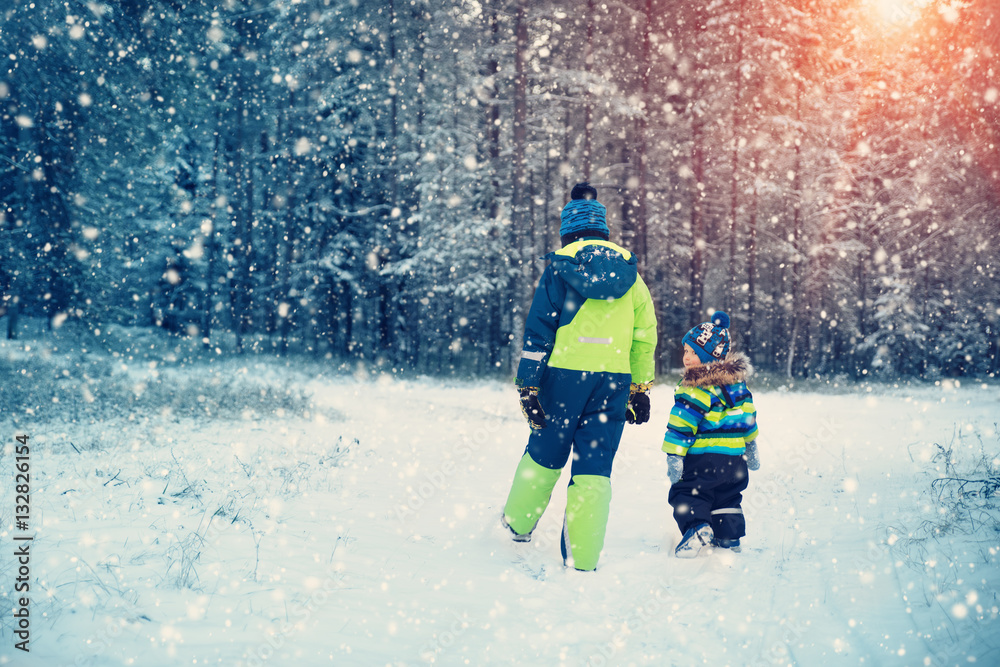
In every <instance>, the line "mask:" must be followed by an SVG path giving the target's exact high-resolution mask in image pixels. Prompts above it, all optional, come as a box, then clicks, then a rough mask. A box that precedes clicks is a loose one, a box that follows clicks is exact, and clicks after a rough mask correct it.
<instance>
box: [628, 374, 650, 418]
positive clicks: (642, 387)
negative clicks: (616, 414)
mask: <svg viewBox="0 0 1000 667" xmlns="http://www.w3.org/2000/svg"><path fill="white" fill-rule="evenodd" d="M648 389H649V385H648V384H634V383H633V384H632V387H631V390H630V392H629V395H628V409H627V410H625V420H626V421H628V423H629V424H645V423H646V422H648V421H649V394H647V393H646V391H647V390H648Z"/></svg>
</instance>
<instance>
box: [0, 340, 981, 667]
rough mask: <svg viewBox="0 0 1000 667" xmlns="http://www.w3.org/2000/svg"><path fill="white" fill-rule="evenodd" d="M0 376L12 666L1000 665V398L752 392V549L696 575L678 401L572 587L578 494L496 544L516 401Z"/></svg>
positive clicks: (360, 382)
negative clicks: (675, 502) (684, 507)
mask: <svg viewBox="0 0 1000 667" xmlns="http://www.w3.org/2000/svg"><path fill="white" fill-rule="evenodd" d="M0 352H2V356H0V367H2V368H3V369H5V371H4V372H5V375H4V378H3V382H4V384H6V385H7V389H8V391H7V393H6V394H0V396H5V397H6V399H7V400H8V404H7V405H5V406H4V407H5V408H6V409H7V410H8V411H13V412H7V413H5V414H2V415H0V420H2V421H0V424H2V426H3V428H2V430H0V435H2V438H3V440H2V442H3V447H4V455H3V463H2V479H3V482H2V486H0V488H3V489H4V493H3V497H2V506H0V519H2V528H0V537H2V552H3V556H2V558H0V596H2V597H3V605H4V608H5V613H4V614H3V618H2V621H0V623H2V633H0V637H2V639H0V642H2V643H0V664H7V665H26V666H31V665H44V666H46V667H55V666H63V665H66V666H68V665H113V666H118V665H141V666H144V667H145V666H158V665H244V666H251V665H307V666H308V665H326V664H336V665H417V664H426V663H433V664H440V665H463V664H468V665H485V664H524V665H965V664H969V663H978V664H981V665H997V664H1000V613H998V605H1000V600H998V597H997V592H998V589H1000V531H998V526H1000V520H998V516H1000V512H998V509H997V507H998V504H1000V499H998V497H997V496H996V489H995V487H993V488H990V487H988V486H987V485H986V484H982V483H980V484H978V485H977V484H976V483H970V484H965V485H964V487H962V488H961V489H960V488H959V487H960V486H961V482H960V481H949V479H956V480H960V479H969V480H987V481H988V480H990V479H993V480H995V479H996V478H997V477H998V475H1000V447H998V434H997V427H996V424H995V421H996V420H997V417H998V414H1000V395H998V392H997V387H996V386H995V385H991V386H989V387H986V386H985V385H981V384H978V383H963V384H962V385H961V386H958V385H956V384H955V383H947V382H946V383H943V384H941V385H938V386H934V385H923V386H919V387H917V388H913V387H908V388H906V387H902V388H871V387H867V386H865V387H861V388H848V389H845V388H843V387H840V388H838V389H835V390H831V391H829V392H823V393H810V392H801V391H798V390H796V391H782V390H771V391H763V390H759V391H757V392H756V394H755V397H756V403H757V405H758V410H759V422H760V426H761V439H760V443H761V457H762V468H761V470H760V471H758V472H756V473H752V477H751V483H750V488H749V490H748V491H747V494H746V500H745V503H744V507H745V511H746V514H747V524H748V526H747V529H748V536H747V538H745V540H744V551H743V553H741V554H732V553H719V552H716V553H714V554H712V555H710V556H709V557H705V558H699V559H696V560H692V561H684V560H679V559H676V558H674V557H673V546H674V545H675V544H676V542H677V539H678V538H679V534H678V531H677V529H676V526H675V525H674V523H673V521H672V519H671V516H670V508H669V506H668V505H667V491H668V483H667V481H666V462H665V460H664V456H663V455H662V454H661V453H660V451H659V450H660V442H661V438H662V434H663V429H664V426H665V424H666V419H667V414H668V412H669V409H670V406H671V391H672V387H670V386H667V384H666V383H661V384H659V385H658V386H656V387H654V389H653V392H652V406H653V410H652V419H651V421H650V423H649V424H646V425H643V426H640V427H636V426H628V427H626V431H625V436H624V439H623V441H622V444H621V448H620V450H619V455H618V459H617V461H616V466H615V473H614V476H613V478H612V483H613V487H614V499H613V500H612V506H611V519H610V523H609V529H608V535H607V540H606V546H605V552H604V554H603V557H602V560H601V564H600V566H599V569H598V571H597V572H596V573H580V572H575V571H566V570H565V569H564V568H563V567H562V562H561V558H560V556H559V544H558V536H559V531H560V528H561V522H562V512H563V509H564V505H565V485H566V482H567V481H568V479H567V478H566V475H565V474H564V478H563V480H562V481H561V482H560V484H559V485H558V486H557V487H556V493H555V494H554V496H553V501H552V504H551V505H550V507H549V510H548V512H547V513H546V514H545V516H544V517H543V519H542V521H541V523H540V525H539V528H538V529H537V530H536V532H535V539H534V541H533V542H532V543H531V544H529V545H517V546H515V545H514V544H513V543H511V542H510V541H509V540H507V539H506V537H505V536H504V534H503V533H502V532H501V531H500V530H498V528H497V520H498V516H499V513H500V510H501V507H502V505H503V502H504V500H505V498H506V493H507V490H508V484H509V482H510V476H511V474H512V473H513V470H514V467H515V465H516V463H517V460H518V458H519V456H520V454H521V452H522V450H523V446H524V442H525V438H526V437H527V434H528V428H527V425H526V424H525V422H524V420H523V419H522V417H521V415H520V411H519V409H518V404H517V400H516V395H515V392H514V391H513V389H512V388H511V387H510V386H509V385H507V384H503V383H500V382H457V381H440V380H432V379H409V380H399V379H393V378H391V377H372V376H370V375H367V374H365V375H363V376H361V375H351V374H345V373H340V374H337V373H333V372H327V373H321V372H320V370H319V369H321V368H322V366H320V365H318V364H315V363H314V364H312V365H305V364H303V365H300V366H296V367H292V368H291V369H289V368H284V367H283V366H282V365H281V364H279V363H278V362H272V363H264V362H260V361H257V360H254V359H247V360H244V361H240V360H227V361H217V362H215V363H209V362H208V361H207V360H206V361H201V362H197V363H193V364H184V365H181V364H176V363H174V364H171V363H170V360H169V358H168V359H167V361H166V362H165V363H157V362H151V361H147V360H143V359H140V358H138V357H135V356H134V355H132V358H131V359H125V358H120V359H115V358H106V357H100V356H99V355H90V356H88V355H83V356H82V361H81V357H80V356H79V355H76V354H74V355H65V356H61V353H59V352H58V351H51V350H47V349H44V346H43V349H42V350H41V351H40V350H39V349H38V348H37V347H36V348H35V349H30V350H25V345H24V344H23V343H19V344H12V343H6V344H5V346H4V347H2V348H0ZM22 367H23V369H27V370H26V371H25V372H23V373H22V372H21V370H19V368H22ZM23 369H22V370H23ZM303 369H310V370H303ZM63 371H66V372H63ZM11 382H21V383H24V384H22V385H21V387H20V390H19V391H20V392H21V393H17V391H14V392H13V393H12V392H11V391H10V387H11V385H10V383H11ZM29 384H30V385H32V386H34V387H37V388H38V392H41V393H37V392H36V393H34V394H33V393H31V390H29V388H28V385H29ZM50 388H51V389H50ZM753 388H754V385H753V382H752V381H751V389H753ZM50 391H51V392H53V396H49V395H48V393H47V392H50ZM53 398H55V399H58V402H57V403H54V402H53ZM11 400H17V401H18V402H19V403H20V404H13V405H12V404H10V403H9V402H10V401H11ZM115 405H117V406H118V408H114V406H115ZM53 406H55V407H53ZM25 410H27V411H28V412H25ZM22 433H24V434H27V435H28V436H29V438H30V440H29V442H30V445H31V528H30V531H29V532H30V533H31V534H34V536H35V538H34V541H33V542H32V543H31V561H30V568H31V579H30V583H31V587H30V610H31V625H30V632H31V634H30V648H31V652H30V654H25V653H23V652H22V651H19V650H16V649H14V643H15V641H17V639H16V638H15V637H14V636H13V629H14V628H13V624H12V620H13V619H12V614H11V613H10V612H8V611H6V610H10V609H14V608H15V606H16V598H15V595H14V580H15V575H16V571H17V564H16V563H15V561H14V559H12V558H11V553H12V552H13V550H14V547H13V546H12V545H13V544H14V542H13V537H14V536H15V535H20V534H22V533H21V532H19V531H16V530H15V528H14V525H13V522H12V515H13V507H14V499H13V493H12V484H11V482H12V481H13V474H14V473H13V464H12V462H13V457H14V446H15V444H16V442H15V436H16V435H18V434H22ZM938 478H941V480H940V481H938V482H935V480H937V479H938ZM932 482H934V484H933V486H932ZM984 487H986V488H984ZM959 491H962V492H963V493H962V494H961V495H960V494H959ZM984 491H985V497H984V493H983V492H984Z"/></svg>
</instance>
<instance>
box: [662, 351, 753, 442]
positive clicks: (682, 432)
mask: <svg viewBox="0 0 1000 667" xmlns="http://www.w3.org/2000/svg"><path fill="white" fill-rule="evenodd" d="M752 372H753V368H752V367H751V366H750V362H749V360H748V359H747V358H746V357H745V356H744V355H743V354H741V353H739V352H733V353H731V354H729V356H727V357H726V358H725V359H723V360H721V361H715V362H712V363H708V364H704V365H701V366H695V367H694V368H689V369H687V370H686V371H685V372H684V377H683V378H682V379H681V381H680V383H679V384H678V385H677V388H676V389H675V390H674V407H673V408H672V409H671V410H670V419H669V421H668V422H667V433H666V435H664V436H663V451H665V452H666V453H667V454H678V455H680V456H684V455H686V454H709V453H712V454H729V455H731V456H741V455H742V454H743V452H744V451H745V450H746V443H748V442H753V441H754V440H755V439H756V438H757V409H756V408H755V407H754V404H753V396H752V395H751V394H750V390H749V389H747V384H746V379H747V377H749V376H750V374H751V373H752Z"/></svg>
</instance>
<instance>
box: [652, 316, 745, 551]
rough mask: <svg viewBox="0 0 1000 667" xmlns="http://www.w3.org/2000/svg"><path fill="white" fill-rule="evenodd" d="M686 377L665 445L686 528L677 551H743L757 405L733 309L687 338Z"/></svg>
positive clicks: (673, 501)
mask: <svg viewBox="0 0 1000 667" xmlns="http://www.w3.org/2000/svg"><path fill="white" fill-rule="evenodd" d="M683 344H684V376H683V378H682V379H681V382H680V384H678V385H677V388H676V389H675V390H674V407H673V409H671V411H670V420H669V421H668V423H667V432H666V435H665V436H664V438H663V451H664V452H666V454H667V464H668V466H669V473H668V474H669V477H670V483H671V486H670V495H669V500H670V505H671V506H672V507H673V508H674V519H675V520H676V521H677V527H678V528H680V531H681V535H682V537H681V541H680V543H679V544H678V545H677V548H676V549H675V551H674V553H675V554H676V555H677V557H678V558H694V557H695V556H697V555H698V554H699V553H701V551H702V549H703V548H705V547H717V548H723V549H731V550H733V551H739V550H740V538H741V537H743V536H744V535H746V522H745V520H744V518H743V508H742V507H741V506H740V502H741V501H742V499H743V495H742V494H743V491H744V490H745V489H746V488H747V483H748V481H749V480H748V474H747V470H748V468H749V469H750V470H757V468H759V467H760V463H759V460H758V458H757V443H756V442H755V439H756V438H757V410H756V409H755V408H754V405H753V396H752V395H751V394H750V390H749V389H747V385H746V380H747V378H748V377H749V376H750V374H751V373H752V372H753V368H752V367H751V366H750V362H749V360H748V359H747V358H746V357H745V356H744V355H743V354H741V353H739V352H733V353H730V352H729V316H728V315H727V314H726V313H724V312H721V311H719V312H716V313H715V314H714V315H712V321H711V322H704V323H702V324H699V325H698V326H696V327H694V328H693V329H691V330H690V331H689V332H688V333H687V334H686V335H685V336H684V339H683Z"/></svg>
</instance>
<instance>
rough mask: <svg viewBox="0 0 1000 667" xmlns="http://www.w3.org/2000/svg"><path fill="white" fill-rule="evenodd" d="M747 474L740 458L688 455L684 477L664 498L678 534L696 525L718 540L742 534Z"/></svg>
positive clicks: (744, 532)
mask: <svg viewBox="0 0 1000 667" xmlns="http://www.w3.org/2000/svg"><path fill="white" fill-rule="evenodd" d="M748 482H749V475H748V474H747V462H746V461H745V460H744V459H743V457H742V456H731V455H729V454H688V455H687V456H685V457H684V474H683V475H682V476H681V479H680V481H679V482H677V483H676V484H674V485H672V486H671V487H670V495H669V496H668V499H669V501H670V505H671V507H673V508H674V519H675V520H676V521H677V527H678V528H680V530H681V534H682V535H683V534H684V533H685V532H687V530H688V528H691V527H693V526H696V525H698V524H700V523H707V524H709V525H710V526H712V530H713V531H714V532H715V536H716V537H717V538H720V539H727V540H732V539H738V538H740V537H743V536H744V535H746V521H745V519H744V518H743V508H742V506H741V504H740V503H741V502H742V501H743V491H744V490H745V489H746V488H747V483H748Z"/></svg>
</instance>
